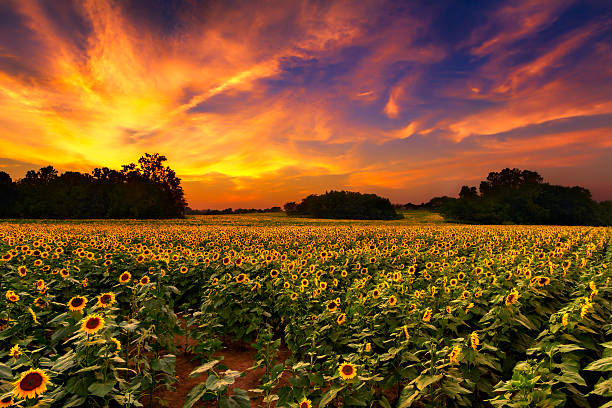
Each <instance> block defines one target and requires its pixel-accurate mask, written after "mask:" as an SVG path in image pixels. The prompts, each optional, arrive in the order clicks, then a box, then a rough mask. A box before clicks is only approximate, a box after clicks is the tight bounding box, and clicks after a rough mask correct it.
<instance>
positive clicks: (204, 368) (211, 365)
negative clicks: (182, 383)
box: [189, 360, 221, 378]
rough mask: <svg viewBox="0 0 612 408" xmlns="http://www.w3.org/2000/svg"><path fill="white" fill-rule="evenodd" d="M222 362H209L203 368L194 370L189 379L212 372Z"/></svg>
mask: <svg viewBox="0 0 612 408" xmlns="http://www.w3.org/2000/svg"><path fill="white" fill-rule="evenodd" d="M220 361H221V360H213V361H209V362H208V363H204V364H202V365H201V366H199V367H197V368H196V369H194V370H193V371H192V372H191V373H190V374H189V377H192V378H193V377H197V376H198V375H200V374H202V373H205V372H207V371H208V370H210V369H211V368H213V367H214V366H215V365H217V364H218V363H219V362H220Z"/></svg>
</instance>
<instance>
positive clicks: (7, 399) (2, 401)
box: [0, 394, 15, 408]
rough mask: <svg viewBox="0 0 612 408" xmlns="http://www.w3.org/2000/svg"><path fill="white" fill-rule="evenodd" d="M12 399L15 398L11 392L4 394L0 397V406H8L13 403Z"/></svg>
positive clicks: (0, 407) (1, 407)
mask: <svg viewBox="0 0 612 408" xmlns="http://www.w3.org/2000/svg"><path fill="white" fill-rule="evenodd" d="M14 401H15V400H14V398H13V396H12V395H11V394H9V395H5V396H3V397H2V398H0V408H4V407H10V406H11V405H13V402H14Z"/></svg>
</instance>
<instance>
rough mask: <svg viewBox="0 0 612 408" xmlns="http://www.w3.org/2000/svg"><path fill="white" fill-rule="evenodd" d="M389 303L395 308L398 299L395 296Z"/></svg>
mask: <svg viewBox="0 0 612 408" xmlns="http://www.w3.org/2000/svg"><path fill="white" fill-rule="evenodd" d="M388 303H389V306H395V304H396V303H397V298H396V297H395V296H391V297H390V298H389V301H388Z"/></svg>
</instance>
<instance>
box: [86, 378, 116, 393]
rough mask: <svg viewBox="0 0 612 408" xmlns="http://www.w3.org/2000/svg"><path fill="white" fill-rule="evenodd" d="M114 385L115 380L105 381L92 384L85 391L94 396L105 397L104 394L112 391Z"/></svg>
mask: <svg viewBox="0 0 612 408" xmlns="http://www.w3.org/2000/svg"><path fill="white" fill-rule="evenodd" d="M116 383H117V381H116V380H111V381H107V382H105V383H93V384H91V385H90V386H89V387H88V388H87V391H89V392H90V393H91V394H93V395H95V396H98V397H105V396H106V394H108V393H109V392H111V391H112V390H113V387H114V386H115V384H116Z"/></svg>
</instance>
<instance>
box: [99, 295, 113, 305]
mask: <svg viewBox="0 0 612 408" xmlns="http://www.w3.org/2000/svg"><path fill="white" fill-rule="evenodd" d="M110 301H111V295H102V297H101V298H100V303H110Z"/></svg>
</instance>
